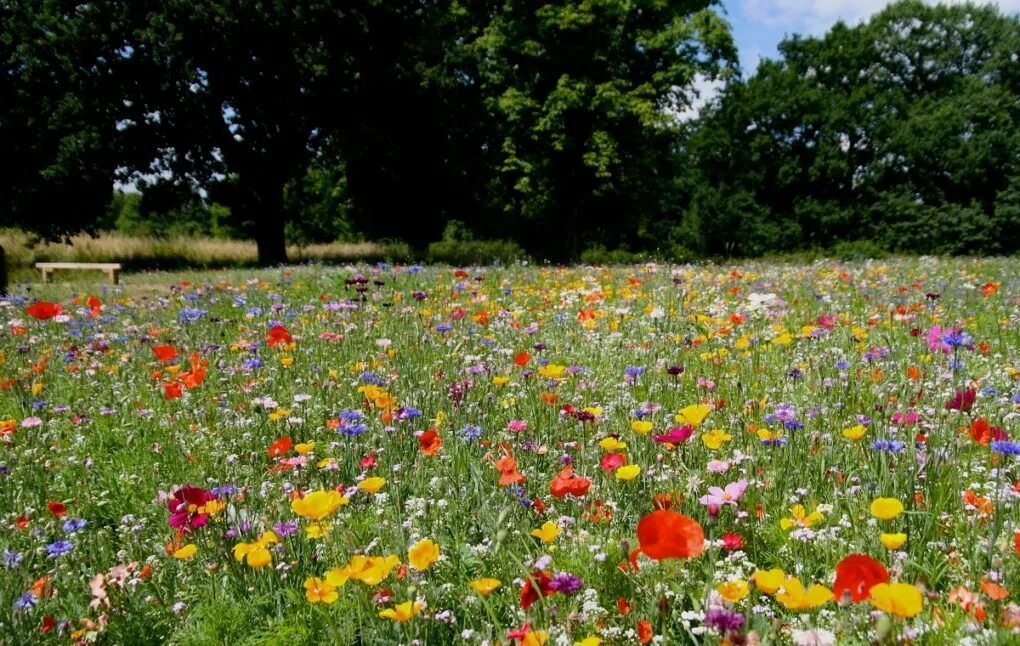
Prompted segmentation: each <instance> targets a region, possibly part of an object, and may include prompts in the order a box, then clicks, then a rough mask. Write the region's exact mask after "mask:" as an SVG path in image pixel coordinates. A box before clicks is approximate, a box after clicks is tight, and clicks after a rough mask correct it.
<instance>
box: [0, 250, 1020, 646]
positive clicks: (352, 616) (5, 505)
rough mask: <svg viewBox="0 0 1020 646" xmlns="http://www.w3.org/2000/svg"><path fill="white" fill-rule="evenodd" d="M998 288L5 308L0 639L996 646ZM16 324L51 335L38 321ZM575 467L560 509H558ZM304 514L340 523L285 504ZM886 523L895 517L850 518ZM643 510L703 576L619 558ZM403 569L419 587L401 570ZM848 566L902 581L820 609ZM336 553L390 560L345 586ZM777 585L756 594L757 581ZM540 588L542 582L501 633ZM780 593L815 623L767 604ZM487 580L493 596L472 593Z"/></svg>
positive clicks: (426, 282)
mask: <svg viewBox="0 0 1020 646" xmlns="http://www.w3.org/2000/svg"><path fill="white" fill-rule="evenodd" d="M1018 276H1020V262H1018V261H1017V260H1010V259H984V260H982V259H955V260H940V259H935V258H922V259H890V260H885V261H881V262H873V261H869V262H846V263H843V262H831V261H819V262H814V263H811V264H795V263H789V262H787V263H782V264H778V263H765V262H756V263H743V264H739V265H733V266H666V265H635V266H618V267H612V268H605V267H566V268H542V267H526V266H522V265H513V266H503V267H489V268H472V269H469V270H468V271H466V272H463V273H460V272H457V271H456V270H455V269H453V268H450V267H443V266H435V267H428V268H425V269H421V270H419V269H417V268H410V267H403V266H389V265H367V264H359V265H350V266H336V267H334V266H302V267H291V268H283V269H275V270H249V269H230V270H224V271H206V272H203V271H191V270H189V271H169V272H153V273H143V272H140V273H135V274H131V275H129V276H128V277H127V278H126V281H125V284H124V285H121V286H117V287H113V286H108V285H107V286H104V285H102V276H101V275H100V274H96V275H91V274H83V275H82V277H81V278H80V279H76V280H75V282H71V283H66V284H56V285H47V286H42V285H39V284H36V283H23V284H19V285H16V286H15V295H14V296H12V297H11V298H10V299H7V300H2V301H0V315H2V319H3V321H4V325H3V326H0V554H2V559H3V560H2V562H0V568H3V575H4V584H3V585H0V635H3V636H4V637H3V640H2V641H4V643H11V644H22V643H24V644H29V643H32V644H35V643H66V642H67V641H68V639H74V640H82V639H85V640H95V641H100V642H104V643H114V644H120V643H132V644H133V643H163V642H168V643H175V644H222V643H230V644H277V643H287V644H289V645H292V646H293V645H297V644H322V643H324V642H328V643H340V644H384V643H386V644H388V643H410V642H411V641H412V640H415V639H417V640H419V642H420V643H423V644H447V643H461V642H465V643H474V644H478V643H481V642H482V641H483V640H485V641H488V642H489V643H495V642H496V641H500V642H502V643H504V644H506V643H508V642H510V641H511V639H512V638H511V637H508V631H519V633H520V634H524V632H526V631H524V629H523V627H524V626H525V625H527V626H528V627H529V628H528V630H529V631H530V635H529V636H528V637H518V638H516V641H517V642H518V643H523V644H528V645H535V644H541V643H543V640H544V639H548V643H550V644H554V643H557V644H558V643H566V644H573V643H575V642H582V640H585V639H590V638H594V639H601V640H603V643H606V644H617V643H636V642H637V641H638V637H639V635H643V634H646V633H651V634H652V635H654V636H656V637H658V638H660V640H661V642H660V643H670V644H672V643H681V644H683V643H702V642H705V643H715V644H718V643H722V642H723V641H724V640H727V639H728V640H729V641H730V643H733V642H738V641H739V640H745V641H750V640H753V639H758V640H760V641H761V642H762V643H766V642H768V643H787V642H789V641H791V640H800V641H804V642H806V641H807V640H808V639H816V640H820V641H821V642H823V643H824V642H825V641H826V640H836V641H838V642H839V643H841V644H842V643H846V644H871V643H879V642H890V643H891V642H896V641H904V640H912V641H914V642H917V643H931V644H942V643H963V642H964V641H966V640H973V641H974V642H975V643H1010V642H1011V641H1015V640H1016V639H1017V632H1016V631H1017V629H1018V626H1020V607H1018V606H1017V605H1016V603H1015V602H1014V601H1015V599H1014V597H1015V595H1016V594H1017V593H1018V592H1020V588H1018V582H1020V579H1018V575H1020V562H1018V561H1020V557H1018V555H1017V549H1016V547H1015V544H1014V540H1015V539H1014V537H1015V536H1016V535H1017V533H1020V506H1018V505H1020V500H1018V499H1020V494H1018V493H1017V492H1018V491H1020V486H1018V485H1016V484H1014V483H1016V482H1018V481H1020V465H1018V461H1017V456H1016V455H1014V454H1013V453H1015V452H1018V451H1020V444H1017V443H1016V442H1015V441H1014V440H1015V438H1016V437H1017V434H1018V433H1020V427H1018V426H1017V419H1018V411H1020V354H1018V352H1020V300H1018V294H1020V282H1018ZM89 295H92V296H95V297H98V299H99V300H100V301H101V308H99V309H97V308H96V307H95V302H94V301H93V304H92V305H89V304H88V301H87V296H89ZM37 299H44V300H47V301H50V302H55V303H59V304H60V305H61V306H62V308H63V309H64V313H63V314H61V315H59V316H57V317H55V318H52V319H49V320H36V319H34V318H33V317H32V316H31V315H30V314H29V313H28V312H27V311H26V308H27V307H28V306H30V305H31V304H32V303H33V302H35V301H36V300H37ZM32 311H35V310H32ZM279 326H282V327H283V328H285V330H286V332H284V331H282V330H280V329H279ZM936 328H937V329H936ZM274 329H275V331H274ZM288 337H289V338H288ZM159 346H171V347H173V348H174V349H176V352H177V356H176V357H175V358H168V357H165V356H164V358H162V359H161V358H160V357H159V356H157V353H156V351H155V350H154V348H156V347H159ZM161 352H165V349H164V350H161ZM681 366H682V367H683V370H682V371H680V370H678V369H673V370H671V368H679V367H681ZM178 395H179V396H178ZM964 396H966V397H967V398H969V397H971V396H972V397H973V401H972V402H970V404H967V405H963V404H960V405H957V406H955V407H954V406H951V405H950V406H947V404H951V403H952V402H954V400H957V399H958V398H959V399H961V401H962V398H964ZM960 408H965V409H966V410H958V409H960ZM702 418H703V419H702ZM3 420H7V421H3ZM979 420H982V421H983V422H987V425H988V427H987V429H985V427H984V426H982V423H980V422H979ZM649 426H650V427H651V428H649ZM684 427H689V428H684ZM857 427H860V428H857ZM674 429H675V430H674ZM994 429H999V430H998V431H996V430H994ZM427 430H434V431H435V432H436V433H437V434H438V436H439V437H440V438H441V443H437V442H435V441H434V440H433V441H432V442H426V439H427V437H423V433H424V432H425V431H427ZM845 431H847V432H845ZM858 433H859V434H860V435H859V436H858ZM668 434H672V437H673V438H674V439H672V440H669V438H664V437H662V436H664V435H668ZM1007 435H1008V436H1009V438H1012V439H1010V440H1008V441H1007V439H1006V436H1007ZM685 438H686V439H685ZM854 438H856V439H854ZM993 438H995V442H994V443H993V442H992V440H993ZM430 447H431V448H430ZM511 455H512V460H510V458H509V456H511ZM567 464H570V465H571V466H572V467H573V475H575V476H578V477H580V478H583V479H585V480H586V481H587V482H588V484H587V485H584V483H583V481H576V480H571V481H570V482H571V483H572V484H571V487H573V491H574V492H575V493H576V494H579V495H563V496H559V495H555V492H557V491H559V489H558V488H557V487H556V486H554V484H555V483H556V482H557V477H558V476H559V477H560V479H561V480H562V479H563V478H566V477H567V475H569V474H567V473H565V472H564V467H565V466H566V465H567ZM622 465H627V466H631V467H638V470H637V471H636V472H635V473H628V471H627V470H621V468H623V466H622ZM631 471H634V470H633V469H631ZM517 475H519V476H520V478H523V480H519V479H518V478H517V477H516V476H517ZM510 476H514V477H510ZM624 476H633V477H631V478H629V479H628V478H626V477H624ZM501 477H508V478H509V480H511V481H513V480H518V481H516V482H504V483H503V484H501V483H500V480H501ZM370 478H380V479H382V482H381V483H380V482H376V483H375V484H376V485H377V487H373V486H369V485H370V484H372V481H371V480H369V479H370ZM185 485H189V486H191V487H195V488H198V489H201V490H202V491H203V492H206V495H204V496H203V497H200V498H193V500H192V504H194V507H189V506H187V505H185V507H184V510H185V511H187V514H185V517H186V518H187V520H188V521H194V523H191V524H189V525H188V531H187V532H184V533H180V532H179V531H178V530H177V529H175V527H174V526H172V525H171V513H170V509H169V506H168V498H170V497H172V496H174V495H175V492H179V491H180V488H181V487H183V486H185ZM727 485H732V486H733V487H735V489H731V492H732V491H735V490H740V491H739V493H736V495H735V497H734V496H733V495H732V494H731V499H730V500H729V501H726V502H723V503H721V504H719V506H718V507H715V508H714V507H713V506H711V505H710V504H708V503H707V502H702V500H703V497H705V496H708V495H709V494H711V493H713V490H710V487H726V486H727ZM331 490H336V491H338V492H341V493H342V494H343V497H345V498H346V499H347V500H346V502H343V503H341V501H339V500H334V502H335V503H336V506H335V508H334V507H333V506H332V505H330V506H324V507H323V508H322V509H321V510H320V512H321V513H319V514H311V513H310V512H308V511H307V510H304V511H302V509H304V508H303V507H302V506H301V504H300V503H299V504H298V505H296V506H295V505H294V504H293V501H294V499H296V498H298V497H302V496H304V497H305V504H307V505H311V502H309V501H314V500H315V498H313V497H310V495H309V494H311V492H316V491H321V492H327V491H331ZM372 491H375V493H372ZM179 495H183V494H179ZM196 495H197V494H196ZM317 497H322V498H323V499H329V496H328V495H327V494H325V493H323V494H318V496H317ZM877 498H895V499H896V500H898V501H900V502H901V503H902V504H903V506H904V509H903V512H902V513H899V514H897V515H895V516H894V517H891V518H877V517H876V516H875V514H873V512H872V504H873V502H874V501H875V500H876V499H877ZM212 499H214V500H215V501H214V502H212V503H211V504H210V500H212ZM56 503H60V505H63V507H64V510H63V511H62V512H61V510H60V507H59V505H57V504H56ZM796 505H803V506H804V510H803V513H800V510H798V509H796ZM657 507H668V508H669V509H670V510H671V512H674V513H677V514H683V515H684V516H686V517H688V518H689V519H690V521H687V522H688V525H686V527H687V528H686V529H669V530H668V531H666V530H664V531H663V533H662V534H661V536H660V544H659V548H660V549H662V550H665V553H667V554H670V555H673V556H680V555H681V552H682V551H683V550H684V549H692V548H694V547H702V546H700V545H699V541H698V534H697V532H696V531H695V530H694V529H692V528H691V527H692V525H691V523H696V524H697V527H700V528H701V531H702V532H703V534H704V538H705V541H704V544H703V547H702V549H703V551H701V549H693V553H690V554H688V555H687V556H688V557H689V558H668V559H663V560H656V559H655V558H650V556H655V555H656V554H660V555H661V554H663V552H658V551H656V548H655V547H652V546H650V545H649V543H650V541H651V539H652V538H653V537H652V536H650V535H649V532H648V531H642V532H639V531H638V527H639V524H643V526H644V527H646V528H647V526H648V525H647V523H653V522H658V521H657V520H655V519H657V518H661V517H662V516H663V514H662V513H661V512H660V513H658V514H656V515H653V512H654V510H655V509H656V508H657ZM811 512H818V513H817V514H816V515H814V516H811V515H810V514H811ZM58 514H59V515H58ZM665 515H666V516H670V515H669V514H665ZM311 516H321V518H314V517H311ZM670 517H671V518H675V517H672V516H670ZM798 517H800V518H802V520H800V521H799V522H796V523H794V524H793V525H792V526H786V524H784V523H783V519H791V518H793V519H796V518H798ZM77 521H84V524H82V523H81V522H77ZM203 523H204V524H203ZM546 523H552V526H551V527H546ZM542 528H545V531H544V532H539V533H544V534H546V538H549V539H550V540H549V541H548V542H546V541H544V540H542V539H540V538H538V537H536V536H535V530H540V529H542ZM269 531H272V532H274V533H275V534H276V538H277V539H278V541H276V542H274V539H273V538H272V537H271V536H268V535H267V534H266V532H269ZM899 533H902V534H904V536H905V540H904V542H903V543H902V545H895V544H894V543H889V545H891V546H887V545H886V544H885V543H883V540H885V541H887V542H888V541H889V540H890V539H889V537H888V536H887V537H886V538H884V539H883V535H892V534H899ZM679 538H682V539H683V540H682V541H680V540H678V539H679ZM425 539H428V540H431V541H434V543H435V544H436V545H438V549H439V558H438V560H437V561H435V562H432V563H429V562H427V561H426V562H422V561H419V560H418V559H417V557H412V555H411V553H410V551H411V548H412V547H414V546H416V545H419V543H420V542H421V541H423V540H425ZM260 540H261V541H262V543H261V544H260ZM65 542H66V543H65ZM189 545H193V546H194V554H192V555H189V552H190V548H188V549H185V550H184V551H179V550H180V549H181V548H186V547H187V546H189ZM239 546H240V547H239ZM639 547H642V548H644V553H643V554H635V555H634V557H635V560H636V563H637V564H638V565H639V569H636V570H635V569H634V568H632V567H630V566H629V565H628V556H630V555H632V552H633V550H634V549H635V548H639ZM262 548H265V550H266V554H267V555H268V558H269V563H267V564H265V565H264V566H261V567H256V565H260V561H258V560H257V559H256V560H255V561H254V564H255V565H253V564H252V563H253V561H252V560H251V557H250V555H249V556H245V554H246V553H249V554H250V553H252V552H253V551H256V550H258V549H262ZM852 554H864V555H868V556H870V557H871V558H873V559H874V560H875V561H876V562H877V563H878V564H879V567H880V568H881V569H882V570H883V571H884V572H886V573H887V575H888V577H889V578H890V579H891V581H892V582H894V583H899V584H903V585H902V586H900V587H896V588H895V589H892V590H894V593H895V594H896V595H898V596H897V597H896V600H897V604H896V605H895V606H890V605H888V604H887V603H886V601H887V599H886V598H885V597H882V596H881V594H885V592H884V591H882V592H881V593H880V592H875V593H874V594H875V595H876V596H874V597H870V600H869V593H868V592H867V590H866V591H865V594H864V597H865V598H864V600H862V601H860V602H859V603H852V604H851V603H847V604H840V603H837V602H838V601H839V600H838V599H834V598H830V597H829V596H826V595H827V594H830V593H831V591H832V590H833V588H834V584H835V582H836V581H835V578H836V570H837V565H838V564H839V563H841V562H842V561H843V560H844V559H846V558H847V557H848V556H849V555H852ZM238 555H240V556H241V557H242V558H241V560H238V558H237V556H238ZM362 556H370V557H385V556H393V557H395V559H396V560H397V561H399V563H400V564H401V565H400V566H394V567H392V568H389V566H386V567H383V566H382V565H381V564H380V565H377V566H376V567H377V568H378V574H379V576H377V577H375V578H372V577H371V576H370V574H371V572H372V570H371V568H367V569H353V565H354V564H355V563H356V562H357V560H358V559H359V557H362ZM415 565H417V566H418V567H415ZM419 568H420V569H419ZM772 568H779V569H781V570H783V573H784V575H783V576H782V577H781V578H780V581H781V583H782V586H781V589H780V590H779V591H772V590H769V589H768V586H767V585H759V584H760V583H761V581H763V579H761V578H760V575H758V574H756V573H757V572H758V571H760V570H769V569H772ZM543 572H544V573H546V574H547V575H548V576H550V577H556V580H557V586H559V585H560V584H564V585H566V586H567V587H566V588H563V589H560V590H559V591H556V590H553V589H548V590H547V591H548V592H549V595H548V596H542V597H539V598H538V599H536V600H535V602H534V604H533V605H530V607H528V608H524V607H523V605H522V588H524V586H525V582H526V581H528V580H529V578H531V579H534V580H535V581H538V580H539V579H540V578H541V576H542V573H543ZM794 576H795V577H797V580H798V581H799V582H802V583H803V584H804V586H808V587H809V586H812V585H817V586H820V588H821V589H824V590H825V591H830V592H822V591H819V590H820V589H818V588H816V589H815V592H814V593H813V595H814V596H813V597H810V598H805V599H800V600H797V599H794V598H793V597H791V595H790V592H791V590H795V589H796V584H795V583H794V582H793V580H792V579H791V578H787V577H794ZM480 578H493V579H496V580H498V581H499V583H500V586H499V587H497V588H496V589H495V590H494V591H493V592H491V594H488V596H482V595H481V594H479V593H478V592H476V591H475V590H474V589H473V588H472V587H471V582H472V581H475V580H477V579H480ZM315 579H319V580H320V581H318V582H317V581H315ZM321 580H325V583H322V582H321ZM872 583H874V582H873V581H872ZM333 584H336V586H337V587H336V588H335V590H333V589H331V588H330V585H333ZM992 584H994V585H992ZM574 585H578V586H579V587H578V589H576V590H573V589H572V588H573V586H574ZM996 586H999V587H996ZM308 587H311V588H316V587H317V589H319V590H320V591H321V592H322V595H323V598H322V599H321V600H320V598H319V596H317V595H315V594H312V595H311V600H310V598H309V595H307V594H306V589H307V588H308ZM1000 588H1001V589H1000ZM873 590H879V591H881V590H882V589H880V588H876V589H873ZM922 590H923V593H922V592H921V591H922ZM1003 591H1004V592H1005V593H1006V594H1007V596H1006V597H1003ZM331 592H335V596H331V595H329V594H328V593H331ZM913 595H916V599H915V597H914V596H913ZM836 596H837V597H839V596H842V593H841V592H840V591H839V590H837V591H836ZM918 599H919V600H921V602H920V603H921V607H919V608H911V607H910V605H911V604H912V603H914V602H915V601H916V600H918ZM313 601H314V602H313ZM416 601H417V602H421V603H422V604H423V606H421V607H420V608H419V609H418V610H417V611H413V609H414V606H411V608H412V614H414V616H413V617H410V618H409V619H408V620H407V621H396V620H394V619H392V618H389V617H388V616H386V615H380V613H381V612H383V611H385V610H387V609H391V610H392V609H394V608H396V607H398V605H399V604H402V603H404V602H412V603H413V602H416ZM880 608H884V609H885V611H882V610H880ZM914 610H917V614H916V616H911V617H908V616H903V615H913V614H914ZM706 611H711V612H710V613H709V618H708V619H706V614H705V613H706ZM723 611H725V613H729V614H725V615H723V616H724V618H726V620H727V621H728V622H730V626H731V628H730V629H728V630H720V628H719V623H718V622H719V621H720V619H719V616H720V615H721V614H722V613H723ZM908 611H909V612H908ZM386 614H387V615H392V614H393V613H386ZM738 618H739V619H738ZM46 626H52V628H51V629H49V630H47V631H44V630H43V628H45V627H46ZM582 643H587V644H591V643H594V642H593V641H591V640H589V641H588V642H582Z"/></svg>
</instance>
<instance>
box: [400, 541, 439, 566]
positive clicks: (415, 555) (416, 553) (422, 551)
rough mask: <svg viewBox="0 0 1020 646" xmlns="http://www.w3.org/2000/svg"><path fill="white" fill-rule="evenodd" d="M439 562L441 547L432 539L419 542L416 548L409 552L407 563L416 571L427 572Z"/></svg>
mask: <svg viewBox="0 0 1020 646" xmlns="http://www.w3.org/2000/svg"><path fill="white" fill-rule="evenodd" d="M438 560H439V546H438V545H436V544H435V543H434V542H433V541H432V539H430V538H425V539H422V540H420V541H418V542H417V543H416V544H415V545H414V547H412V548H411V549H410V550H408V551H407V561H408V562H409V563H410V564H411V567H413V568H414V569H416V570H427V569H429V567H431V565H432V564H433V563H435V562H436V561H438Z"/></svg>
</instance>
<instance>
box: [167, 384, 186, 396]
mask: <svg viewBox="0 0 1020 646" xmlns="http://www.w3.org/2000/svg"><path fill="white" fill-rule="evenodd" d="M183 394H184V391H183V390H182V387H181V384H179V383H177V382H176V381H172V382H169V383H165V384H163V396H165V397H166V398H167V399H177V398H178V397H180V396H181V395H183Z"/></svg>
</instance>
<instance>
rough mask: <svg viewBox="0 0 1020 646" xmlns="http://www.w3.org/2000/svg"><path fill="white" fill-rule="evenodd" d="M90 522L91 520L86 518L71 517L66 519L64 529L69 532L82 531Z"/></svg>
mask: <svg viewBox="0 0 1020 646" xmlns="http://www.w3.org/2000/svg"><path fill="white" fill-rule="evenodd" d="M88 524H89V521H87V520H85V519H84V518H70V519H68V520H65V521H64V531H65V532H67V533H68V534H73V533H74V532H80V531H81V530H83V529H85V528H86V527H87V526H88Z"/></svg>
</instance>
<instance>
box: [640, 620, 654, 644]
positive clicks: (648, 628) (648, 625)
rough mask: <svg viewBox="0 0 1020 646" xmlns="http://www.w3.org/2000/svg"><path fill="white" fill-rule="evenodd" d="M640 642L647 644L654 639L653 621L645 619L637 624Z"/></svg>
mask: <svg viewBox="0 0 1020 646" xmlns="http://www.w3.org/2000/svg"><path fill="white" fill-rule="evenodd" d="M637 634H638V642H639V643H641V644H647V643H648V642H650V641H652V622H650V621H648V620H647V619H643V620H641V621H639V622H638V625H637Z"/></svg>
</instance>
